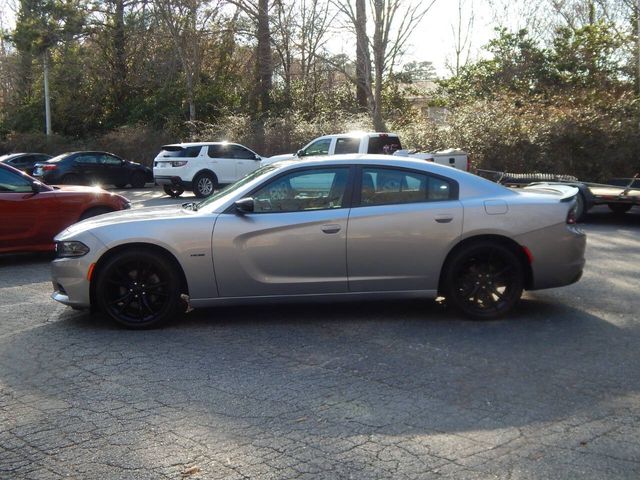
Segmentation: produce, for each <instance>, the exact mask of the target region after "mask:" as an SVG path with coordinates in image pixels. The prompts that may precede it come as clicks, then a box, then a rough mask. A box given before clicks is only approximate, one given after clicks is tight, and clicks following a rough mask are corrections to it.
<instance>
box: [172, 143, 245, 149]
mask: <svg viewBox="0 0 640 480" xmlns="http://www.w3.org/2000/svg"><path fill="white" fill-rule="evenodd" d="M207 145H238V146H240V147H244V148H249V147H245V146H244V145H241V144H239V143H234V142H184V143H167V144H165V145H163V146H162V148H164V147H204V146H207Z"/></svg>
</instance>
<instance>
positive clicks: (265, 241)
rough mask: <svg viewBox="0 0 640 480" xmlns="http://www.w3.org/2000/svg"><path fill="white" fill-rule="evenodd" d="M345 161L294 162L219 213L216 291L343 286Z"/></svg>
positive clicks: (291, 291) (311, 290)
mask: <svg viewBox="0 0 640 480" xmlns="http://www.w3.org/2000/svg"><path fill="white" fill-rule="evenodd" d="M349 173H350V169H349V168H347V167H330V168H313V169H309V168H306V169H297V170H295V171H293V172H287V173H284V174H281V175H280V176H278V177H277V178H275V179H270V180H268V181H267V182H266V184H264V185H263V186H261V187H259V188H258V189H257V190H256V191H254V193H253V194H252V195H251V197H252V198H253V200H254V211H253V212H250V213H244V214H239V213H236V212H235V211H230V212H228V213H224V214H222V215H220V216H219V217H218V219H217V220H216V224H215V227H214V231H213V240H212V250H213V262H214V269H215V273H216V279H217V283H218V292H219V295H220V296H221V297H241V296H268V295H302V294H321V293H344V292H347V268H346V238H347V237H346V235H347V220H348V216H349V208H348V200H347V198H348V195H347V193H346V192H347V190H348V188H347V187H348V183H349V176H350V175H349Z"/></svg>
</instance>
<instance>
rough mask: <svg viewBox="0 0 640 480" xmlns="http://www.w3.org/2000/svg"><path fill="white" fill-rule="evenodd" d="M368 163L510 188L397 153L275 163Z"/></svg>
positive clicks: (496, 188)
mask: <svg viewBox="0 0 640 480" xmlns="http://www.w3.org/2000/svg"><path fill="white" fill-rule="evenodd" d="M344 164H347V165H368V166H372V165H373V166H381V167H401V168H402V167H404V168H411V169H414V170H422V171H424V172H427V173H433V174H436V175H441V176H443V177H448V178H451V179H453V180H456V181H457V182H461V183H464V184H467V185H473V186H474V187H477V188H480V189H482V190H483V191H485V192H486V193H489V192H492V193H495V194H501V193H505V191H506V192H507V193H509V191H510V190H509V189H507V188H505V187H503V186H502V185H498V184H497V183H494V182H492V181H490V180H487V179H486V178H482V177H479V176H478V175H474V174H472V173H468V172H465V171H462V170H459V169H457V168H454V167H449V166H448V165H440V164H437V163H433V162H430V161H426V160H421V159H411V158H407V157H399V156H396V155H382V154H369V153H352V154H342V155H327V156H325V155H323V156H317V157H315V159H314V157H308V158H305V159H304V160H296V159H293V160H284V161H280V162H276V163H274V165H278V166H280V167H282V169H289V168H295V167H305V166H309V167H316V166H325V167H327V166H330V165H333V166H337V165H344Z"/></svg>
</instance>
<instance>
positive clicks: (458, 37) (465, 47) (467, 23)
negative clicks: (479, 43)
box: [447, 0, 475, 76]
mask: <svg viewBox="0 0 640 480" xmlns="http://www.w3.org/2000/svg"><path fill="white" fill-rule="evenodd" d="M465 12H468V14H467V16H466V18H465ZM474 22H475V14H474V9H473V0H458V16H457V18H456V23H455V24H451V33H452V35H453V49H454V57H453V62H451V63H449V62H447V67H448V69H449V71H450V72H451V73H452V74H453V75H455V76H457V75H459V74H460V69H461V68H462V67H464V66H465V65H466V64H467V63H468V61H469V57H470V54H471V37H472V34H473V24H474Z"/></svg>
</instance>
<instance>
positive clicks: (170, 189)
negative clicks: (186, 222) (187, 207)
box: [162, 185, 184, 198]
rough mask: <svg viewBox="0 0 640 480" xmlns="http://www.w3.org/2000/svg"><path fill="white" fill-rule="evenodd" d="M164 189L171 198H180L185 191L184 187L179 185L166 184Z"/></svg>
mask: <svg viewBox="0 0 640 480" xmlns="http://www.w3.org/2000/svg"><path fill="white" fill-rule="evenodd" d="M162 189H163V190H164V193H166V194H167V195H169V196H170V197H171V198H178V197H179V196H180V195H182V194H183V193H184V187H181V186H179V185H164V186H163V187H162Z"/></svg>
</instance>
